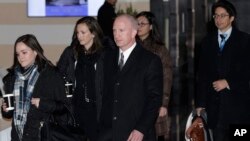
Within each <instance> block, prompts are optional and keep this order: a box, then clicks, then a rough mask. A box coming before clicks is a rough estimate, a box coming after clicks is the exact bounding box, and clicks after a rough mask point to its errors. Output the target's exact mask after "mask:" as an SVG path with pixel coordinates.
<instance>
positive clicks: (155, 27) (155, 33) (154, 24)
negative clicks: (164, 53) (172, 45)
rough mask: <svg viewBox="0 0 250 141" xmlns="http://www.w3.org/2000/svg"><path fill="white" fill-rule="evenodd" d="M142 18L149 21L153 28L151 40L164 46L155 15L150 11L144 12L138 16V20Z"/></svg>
mask: <svg viewBox="0 0 250 141" xmlns="http://www.w3.org/2000/svg"><path fill="white" fill-rule="evenodd" d="M141 16H143V17H145V18H146V19H147V20H148V22H149V24H150V25H151V26H152V29H151V31H150V33H149V36H150V37H151V39H153V41H154V42H156V43H157V44H160V45H164V42H163V41H162V39H161V35H160V32H159V28H158V24H157V22H156V17H155V15H154V14H153V13H152V12H149V11H142V12H140V13H139V14H137V15H136V18H139V17H141Z"/></svg>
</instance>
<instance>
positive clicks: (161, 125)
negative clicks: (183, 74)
mask: <svg viewBox="0 0 250 141" xmlns="http://www.w3.org/2000/svg"><path fill="white" fill-rule="evenodd" d="M136 18H137V21H138V25H139V28H138V32H137V36H138V37H139V41H140V43H141V44H142V46H143V47H144V48H145V49H147V50H149V51H151V52H153V53H154V54H156V55H158V56H159V57H160V58H161V62H162V66H163V97H162V106H161V107H160V109H159V115H158V119H157V121H156V124H155V127H156V134H157V136H158V138H159V139H158V140H166V139H167V135H168V131H169V129H167V127H168V126H167V116H168V103H169V97H170V92H171V86H172V79H173V72H172V71H173V68H172V62H171V57H170V54H169V52H168V50H167V48H166V47H165V45H164V43H163V41H162V40H161V38H160V34H159V29H158V26H157V23H156V18H155V15H154V14H153V13H151V12H148V11H143V12H140V13H139V14H137V15H136Z"/></svg>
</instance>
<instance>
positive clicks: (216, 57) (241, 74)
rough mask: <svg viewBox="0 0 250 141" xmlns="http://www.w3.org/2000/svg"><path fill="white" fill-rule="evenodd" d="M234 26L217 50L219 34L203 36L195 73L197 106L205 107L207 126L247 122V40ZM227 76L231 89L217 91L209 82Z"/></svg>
mask: <svg viewBox="0 0 250 141" xmlns="http://www.w3.org/2000/svg"><path fill="white" fill-rule="evenodd" d="M249 39H250V38H249V35H248V34H246V33H244V32H241V31H239V30H237V29H235V28H233V29H232V33H231V35H230V37H229V38H228V40H227V41H226V43H225V46H224V49H223V51H222V52H220V51H219V44H218V33H217V32H216V33H213V34H210V35H208V36H207V37H205V39H204V41H203V43H202V47H201V54H200V61H199V67H198V68H199V69H198V76H197V82H198V83H197V94H196V107H205V108H206V111H207V114H208V125H209V127H210V128H214V127H215V126H216V125H217V124H220V125H222V126H227V125H229V124H233V123H236V124H237V123H238V124H239V123H249V122H250V112H249V108H250V89H249V80H250V55H249V54H250V44H249V42H250V40H249ZM219 79H226V81H227V82H228V84H229V87H230V89H227V88H226V89H224V90H222V91H220V92H216V91H215V90H214V88H213V86H212V83H213V82H214V81H216V80H219Z"/></svg>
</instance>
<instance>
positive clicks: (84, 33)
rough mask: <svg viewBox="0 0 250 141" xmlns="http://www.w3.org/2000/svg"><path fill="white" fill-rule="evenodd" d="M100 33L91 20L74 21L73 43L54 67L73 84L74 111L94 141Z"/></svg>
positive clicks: (98, 88) (93, 19) (99, 95)
mask: <svg viewBox="0 0 250 141" xmlns="http://www.w3.org/2000/svg"><path fill="white" fill-rule="evenodd" d="M102 39H103V32H102V30H101V28H100V26H99V24H98V22H97V20H96V19H95V18H93V17H89V16H87V17H83V18H81V19H79V20H78V21H77V22H76V25H75V28H74V33H73V37H72V43H71V45H70V46H69V47H67V48H66V49H65V50H64V52H63V53H62V55H61V57H60V59H59V62H58V64H57V67H58V68H59V70H60V72H61V74H62V75H63V77H64V78H65V79H66V81H69V82H72V83H73V85H74V92H73V93H74V94H73V98H72V105H73V112H74V115H75V117H76V120H77V122H78V123H79V125H80V128H81V129H82V130H83V132H84V133H85V134H86V135H87V137H88V138H89V139H90V141H96V137H97V121H98V117H99V111H100V105H101V89H102V81H101V80H103V79H102V77H103V74H102V68H103V66H102V65H103V63H102V60H103V55H104V52H103V51H104V48H103V44H102Z"/></svg>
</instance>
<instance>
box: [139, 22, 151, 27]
mask: <svg viewBox="0 0 250 141" xmlns="http://www.w3.org/2000/svg"><path fill="white" fill-rule="evenodd" d="M148 24H149V23H138V26H139V27H143V26H145V25H148Z"/></svg>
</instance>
